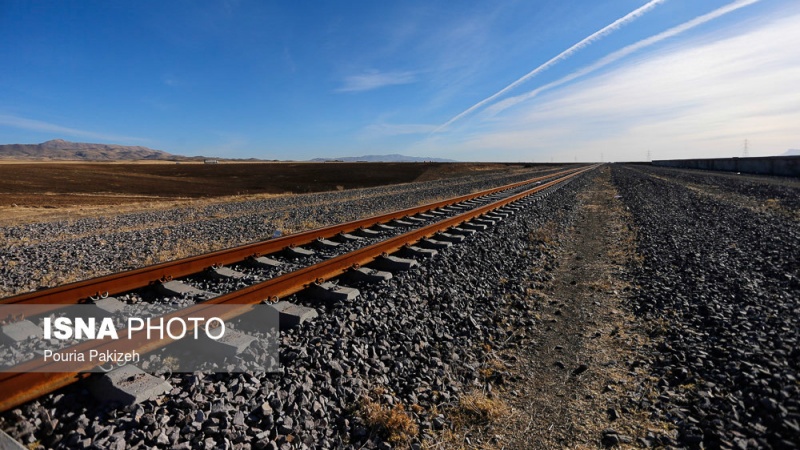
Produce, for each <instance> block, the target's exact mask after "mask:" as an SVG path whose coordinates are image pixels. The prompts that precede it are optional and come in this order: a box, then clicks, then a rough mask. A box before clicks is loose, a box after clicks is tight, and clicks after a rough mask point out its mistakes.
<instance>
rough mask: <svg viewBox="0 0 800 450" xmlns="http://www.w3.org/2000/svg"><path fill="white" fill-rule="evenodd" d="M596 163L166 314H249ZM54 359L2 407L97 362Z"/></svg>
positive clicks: (37, 362)
mask: <svg viewBox="0 0 800 450" xmlns="http://www.w3.org/2000/svg"><path fill="white" fill-rule="evenodd" d="M595 167H597V166H591V167H587V168H581V169H577V170H572V171H567V172H569V173H567V174H562V176H561V177H560V178H558V179H556V180H553V181H550V182H547V183H543V184H541V185H539V186H536V187H534V188H531V189H528V190H526V191H523V192H520V193H517V194H514V195H512V196H510V197H507V198H504V199H501V200H498V201H495V202H493V203H490V204H487V205H484V206H481V207H478V208H475V209H473V210H470V211H467V212H464V213H462V214H459V215H456V216H453V217H450V218H446V219H443V220H441V221H439V222H436V223H433V224H430V225H426V226H423V227H421V228H418V229H415V230H412V231H409V232H407V233H404V234H401V235H398V236H395V237H392V238H389V239H387V240H385V241H382V242H378V243H376V244H373V245H369V246H366V247H363V248H360V249H357V250H354V251H352V252H349V253H346V254H343V255H340V256H337V257H334V258H331V259H328V260H325V261H322V262H320V263H317V264H314V265H312V266H309V267H306V268H303V269H299V270H296V271H293V272H290V273H287V274H284V275H281V276H278V277H275V278H272V279H270V280H267V281H264V282H262V283H258V284H255V285H252V286H249V287H246V288H244V289H241V290H238V291H235V292H231V293H229V294H226V295H222V296H219V297H216V298H213V299H210V300H208V301H206V302H203V303H201V304H198V305H195V306H191V307H188V308H184V309H181V310H178V311H176V312H173V313H171V314H168V315H166V316H164V318H165V319H166V320H169V319H170V318H173V317H181V318H184V319H188V318H189V317H198V314H200V315H202V314H203V311H208V310H210V309H212V307H213V306H215V305H242V308H241V309H237V310H238V311H239V313H244V312H246V311H248V310H249V309H250V308H251V307H252V305H254V304H258V303H261V302H263V301H264V300H266V299H270V298H275V297H285V296H287V295H291V294H294V293H297V292H299V291H301V290H303V289H305V288H306V287H307V286H309V285H310V284H312V283H314V282H316V281H318V280H320V279H323V280H325V279H330V278H333V277H336V276H339V275H342V274H343V273H345V272H346V271H348V270H350V269H351V268H353V267H355V266H358V265H364V264H368V263H369V262H371V261H373V260H374V259H375V258H377V257H379V256H381V255H383V254H387V253H393V252H395V251H397V250H399V249H401V248H402V247H403V246H405V245H409V244H412V243H415V242H417V241H419V240H420V239H424V238H427V237H430V236H433V235H434V234H436V233H438V232H440V231H443V230H447V229H449V228H451V227H454V226H457V225H459V224H461V223H463V222H466V221H468V220H471V219H473V218H475V217H478V216H481V215H483V214H485V213H487V212H490V211H493V210H495V209H497V208H501V207H503V206H505V205H507V204H509V203H512V202H514V201H516V200H519V199H521V198H524V197H526V196H529V195H532V194H535V193H537V192H540V191H542V190H544V189H547V188H549V187H552V186H555V185H556V184H559V183H562V182H564V181H566V180H568V179H571V178H573V177H576V176H578V175H580V174H582V173H584V172H587V171H589V170H592V169H594V168H595ZM249 307H250V308H249ZM227 318H230V317H227ZM132 337H133V339H131V340H130V341H128V342H127V343H126V345H122V346H121V345H119V344H116V345H114V348H115V349H116V350H118V351H133V350H136V351H138V352H140V353H147V352H149V351H153V350H155V349H158V348H160V347H163V346H165V345H168V344H169V343H171V342H172V340H171V339H169V338H167V339H164V340H147V338H146V333H145V331H139V332H136V333H133V334H132ZM111 345H112V343H111V342H110V341H109V340H101V341H88V342H84V343H81V344H77V345H75V346H72V347H69V348H68V349H65V350H62V351H66V350H77V351H78V352H87V351H89V350H91V349H96V350H98V351H100V352H103V351H105V350H109V349H111ZM48 364H52V363H47V362H45V361H44V358H41V357H40V358H37V359H34V360H31V361H27V362H25V363H22V364H19V365H17V366H15V370H16V371H15V372H5V373H0V411H6V410H9V409H11V408H13V407H15V406H18V405H21V404H23V403H25V402H28V401H31V400H33V399H36V398H38V397H40V396H42V395H44V394H47V393H49V392H53V391H55V390H56V389H59V388H61V387H64V386H67V385H69V384H71V383H73V382H75V381H77V380H79V379H81V378H83V377H86V376H88V374H87V373H85V372H84V371H86V370H90V369H91V368H92V367H94V364H92V363H91V362H85V363H82V362H72V363H71V366H69V368H70V370H71V371H70V372H32V371H33V370H37V369H41V368H42V367H44V366H46V365H48ZM59 364H60V365H61V366H62V367H63V364H64V363H63V362H62V363H59Z"/></svg>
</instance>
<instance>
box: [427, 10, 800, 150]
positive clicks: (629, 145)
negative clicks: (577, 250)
mask: <svg viewBox="0 0 800 450" xmlns="http://www.w3.org/2000/svg"><path fill="white" fill-rule="evenodd" d="M792 12H793V13H794V14H793V15H789V14H786V12H784V14H783V17H782V18H779V19H773V20H763V21H761V22H759V23H758V24H757V25H750V26H751V27H752V28H750V29H749V30H744V31H739V30H737V31H739V33H740V34H738V35H735V36H731V35H727V36H717V37H716V38H714V39H713V40H712V39H709V36H706V37H704V38H696V39H694V40H692V41H686V42H683V43H680V44H675V45H674V46H672V47H671V48H667V49H662V50H660V51H658V52H656V53H652V54H647V55H642V56H640V57H639V59H636V60H630V61H627V62H626V63H625V64H624V65H622V66H620V67H619V68H616V69H615V70H613V71H611V72H609V73H606V74H603V75H601V76H597V77H594V78H590V79H587V80H585V81H582V82H578V83H575V84H572V85H571V86H570V87H569V88H568V89H567V88H560V89H553V90H551V91H548V92H544V91H542V90H539V91H537V92H536V93H537V94H540V95H539V96H538V97H537V98H536V101H526V102H522V103H519V104H518V105H517V106H516V107H515V108H513V109H508V110H506V111H504V112H503V114H501V115H499V116H494V117H491V118H488V119H485V120H484V121H482V122H480V123H477V124H475V126H476V127H481V128H482V129H480V130H474V131H472V132H471V133H470V134H466V135H459V134H456V133H453V134H452V136H443V135H437V137H438V138H439V139H436V140H433V139H431V140H428V141H426V142H423V143H421V144H420V145H419V147H422V148H421V149H419V150H418V151H426V150H427V151H431V150H433V149H435V148H440V149H443V152H444V153H446V154H447V155H450V156H453V155H459V156H461V158H459V159H479V160H491V159H502V160H526V161H527V160H531V159H535V160H538V161H543V160H544V161H546V160H549V159H550V157H553V158H554V159H555V160H556V161H558V160H564V161H571V160H572V159H573V158H574V157H577V158H578V159H585V160H598V159H600V155H601V153H602V154H603V157H604V159H605V160H607V161H608V160H641V159H644V158H645V157H646V156H647V153H648V150H649V151H650V153H651V155H652V157H653V158H655V159H660V158H689V157H702V156H709V157H712V156H740V155H741V154H742V148H743V143H744V140H745V139H748V141H749V144H750V145H749V154H750V155H751V156H757V155H769V154H778V153H782V152H784V151H786V149H788V148H797V147H799V146H800V128H798V126H797V124H798V123H800V84H798V80H800V52H797V50H796V47H797V42H800V27H798V26H797V24H798V23H800V14H798V10H797V9H795V10H794V11H792ZM531 98H532V97H531ZM447 149H450V150H449V151H448V150H447ZM456 149H458V150H456ZM489 152H491V153H489Z"/></svg>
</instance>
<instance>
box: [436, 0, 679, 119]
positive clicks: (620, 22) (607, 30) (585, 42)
mask: <svg viewBox="0 0 800 450" xmlns="http://www.w3.org/2000/svg"><path fill="white" fill-rule="evenodd" d="M665 1H666V0H651V1H649V2H647V3H646V4H644V5H642V6H641V7H639V8H637V9H635V10H633V11H631V12H630V13H628V14H626V15H624V16H623V17H620V18H619V19H617V20H615V21H614V22H612V23H610V24H608V25H606V26H605V27H603V28H601V29H600V30H598V31H596V32H594V33H592V34H590V35H589V36H587V37H585V38H583V39H581V41H580V42H578V43H577V44H575V45H573V46H571V47H570V48H568V49H566V50H564V51H563V52H561V53H559V54H558V55H556V56H554V57H553V58H550V59H549V60H548V61H547V62H545V63H544V64H541V65H540V66H539V67H537V68H535V69H533V70H531V71H530V72H528V73H527V74H525V75H523V76H522V77H520V78H519V79H517V80H516V81H514V82H513V83H511V84H509V85H508V86H506V87H504V88H503V89H501V90H499V91H497V92H496V93H494V94H492V95H490V96H489V97H486V98H485V99H483V100H481V101H479V102H478V103H476V104H474V105H472V106H470V107H469V108H467V109H465V110H464V111H462V112H460V113H459V114H457V115H456V116H454V117H453V118H451V119H450V120H448V121H447V122H445V123H444V124H442V125H441V126H439V127H438V128H437V129H436V130H435V131H441V130H444V129H445V128H447V127H448V126H450V125H451V124H453V123H454V122H456V121H457V120H459V119H461V118H463V117H464V116H466V115H468V114H470V113H472V112H473V111H475V110H477V109H479V108H481V107H483V106H484V105H486V104H488V103H490V102H492V101H494V100H495V99H497V98H498V97H500V96H502V95H503V94H505V93H507V92H509V91H511V90H512V89H514V88H516V87H517V86H519V85H521V84H522V83H524V82H526V81H528V80H529V79H531V78H533V77H535V76H536V75H538V74H539V73H541V72H543V71H545V70H547V69H549V68H550V67H552V66H554V65H555V64H557V63H558V62H559V61H563V60H565V59H567V58H569V57H570V56H572V55H573V54H574V53H576V52H578V51H579V50H581V49H583V48H585V47H587V46H589V45H590V44H592V43H593V42H594V41H597V40H598V39H600V38H602V37H604V36H606V35H608V34H611V33H613V32H614V31H616V30H618V29H620V28H622V27H623V26H624V25H625V24H627V23H629V22H632V21H633V20H636V19H637V18H639V17H641V16H642V15H644V14H645V13H646V12H648V11H650V10H651V9H653V8H655V7H656V6H657V5H659V4H660V3H664V2H665Z"/></svg>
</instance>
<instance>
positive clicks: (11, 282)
mask: <svg viewBox="0 0 800 450" xmlns="http://www.w3.org/2000/svg"><path fill="white" fill-rule="evenodd" d="M554 171H555V170H551V171H549V172H543V171H542V170H541V169H538V170H528V171H521V172H515V173H513V174H507V173H504V174H492V175H488V176H484V177H457V178H451V179H446V180H437V181H428V182H417V183H407V184H401V185H393V186H382V187H376V188H367V189H353V190H348V191H341V192H338V191H337V192H326V193H316V194H300V195H288V196H280V197H273V198H266V199H261V200H249V201H237V202H229V203H217V204H213V205H208V206H200V207H184V208H175V209H168V210H162V211H150V212H140V213H130V214H120V215H112V216H108V217H101V218H85V219H79V220H74V221H56V222H45V223H33V224H25V225H19V226H10V227H0V236H2V237H3V238H4V239H3V240H2V242H3V243H2V244H0V296H2V297H5V296H10V295H13V294H20V293H24V292H27V291H31V290H35V289H39V288H42V287H51V286H55V285H58V284H62V283H66V282H72V281H78V280H82V279H87V278H92V277H96V276H101V275H105V274H108V273H113V272H117V271H122V270H129V269H133V268H137V267H142V266H145V265H148V264H154V263H157V262H162V261H167V260H173V259H177V258H181V257H187V256H192V255H195V254H200V253H205V252H209V251H213V250H220V249H223V248H228V247H232V246H236V245H242V244H246V243H250V242H255V241H260V240H264V239H269V238H270V237H272V236H273V234H274V233H275V232H276V231H280V232H283V233H287V232H296V231H300V230H305V229H311V228H318V227H321V226H325V225H332V224H336V223H342V222H347V221H351V220H356V219H359V218H364V217H369V216H373V215H377V214H380V213H383V212H389V211H393V210H398V209H403V208H408V207H412V206H417V205H419V204H422V203H426V202H432V201H435V200H441V199H445V198H450V197H455V196H458V195H465V194H469V193H472V192H475V191H478V190H482V189H488V188H491V187H497V186H501V185H504V184H509V183H513V182H517V181H522V180H525V179H528V178H532V177H536V176H541V175H544V174H545V173H550V172H554Z"/></svg>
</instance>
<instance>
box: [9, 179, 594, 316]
mask: <svg viewBox="0 0 800 450" xmlns="http://www.w3.org/2000/svg"><path fill="white" fill-rule="evenodd" d="M576 170H580V168H577V169H568V170H563V171H559V172H555V173H552V174H549V175H543V176H540V177H535V178H531V179H528V180H525V181H520V182H517V183H511V184H507V185H504V186H499V187H496V188H492V189H487V190H484V191H481V192H476V193H472V194H467V195H462V196H458V197H454V198H450V199H447V200H442V201H439V202H434V203H430V204H426V205H422V206H417V207H412V208H407V209H403V210H399V211H393V212H390V213H387V214H381V215H377V216H373V217H368V218H365V219H359V220H356V221H352V222H347V223H343V224H338V225H331V226H328V227H323V228H318V229H314V230H308V231H304V232H301V233H297V234H292V235H288V236H284V237H280V238H276V239H269V240H266V241H260V242H255V243H251V244H245V245H241V246H238V247H233V248H229V249H225V250H219V251H216V252H211V253H205V254H202V255H197V256H192V257H188V258H183V259H178V260H175V261H169V262H165V263H160V264H155V265H152V266H147V267H142V268H139V269H134V270H128V271H124V272H118V273H113V274H110V275H105V276H101V277H96V278H90V279H87V280H83V281H77V282H74V283H69V284H64V285H61V286H57V287H53V288H49V289H43V290H40V291H34V292H28V293H25V294H19V295H16V296H13V297H7V298H4V299H0V305H13V304H24V305H35V304H40V305H43V308H42V311H41V312H47V311H49V310H53V309H57V307H56V306H55V305H64V304H75V303H79V302H81V301H83V300H85V299H88V298H91V297H96V296H100V295H115V294H120V293H123V292H128V291H131V290H134V289H137V288H141V287H145V286H148V285H150V284H152V283H156V282H159V281H163V280H170V279H175V278H180V277H185V276H187V275H191V274H195V273H198V272H202V271H204V270H206V269H208V268H210V267H212V266H224V265H229V264H233V263H237V262H241V261H244V260H245V259H247V258H249V257H253V256H261V255H267V254H271V253H276V252H279V251H282V250H284V249H285V248H287V247H292V246H299V245H307V244H310V243H313V242H314V241H315V240H317V239H327V238H332V237H334V236H336V235H338V234H340V233H350V232H354V231H356V230H358V229H360V228H369V227H372V226H375V225H377V224H381V223H386V222H390V221H392V220H395V219H402V218H403V217H406V216H412V215H414V214H418V213H423V212H426V211H430V210H433V209H437V208H441V207H445V206H448V205H452V204H455V203H459V202H463V201H466V200H470V199H473V198H478V197H483V196H485V195H491V194H493V193H496V192H500V191H504V190H508V189H513V188H516V187H519V186H524V185H525V184H529V183H534V182H536V181H541V180H544V179H549V178H553V177H557V176H561V175H564V174H567V173H572V172H575V171H576Z"/></svg>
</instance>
